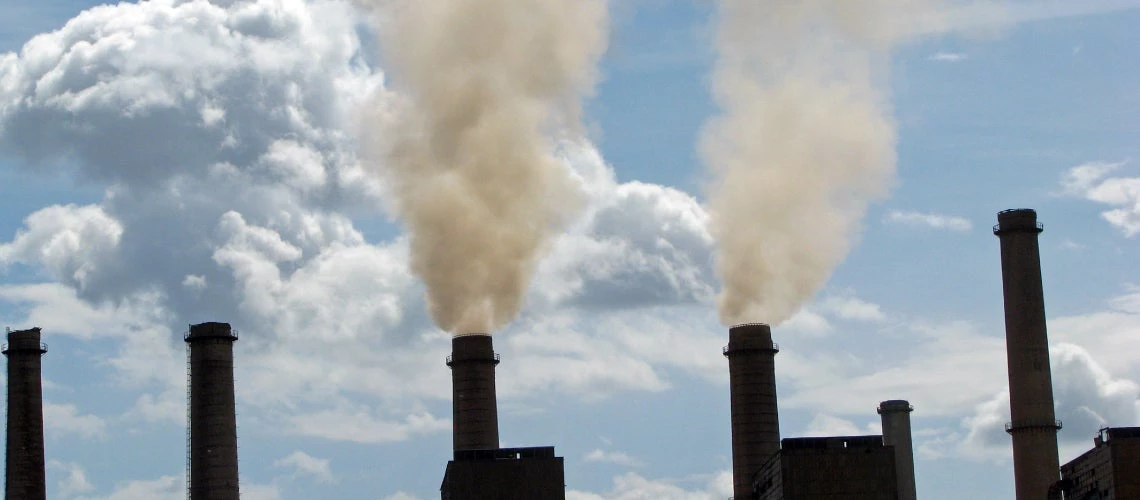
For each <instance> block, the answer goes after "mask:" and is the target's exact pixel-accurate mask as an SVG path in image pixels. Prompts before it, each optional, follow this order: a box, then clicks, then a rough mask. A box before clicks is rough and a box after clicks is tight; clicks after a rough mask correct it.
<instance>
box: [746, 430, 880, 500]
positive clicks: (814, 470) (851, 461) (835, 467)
mask: <svg viewBox="0 0 1140 500" xmlns="http://www.w3.org/2000/svg"><path fill="white" fill-rule="evenodd" d="M895 470H896V467H895V451H894V448H893V447H891V446H885V445H884V444H883V437H882V436H835V437H818V438H788V439H784V440H783V444H782V447H781V449H780V452H779V453H778V454H776V455H775V456H773V457H771V458H770V459H769V460H768V461H767V462H766V463H764V464H763V466H762V467H761V469H760V470H759V471H758V472H757V474H756V476H755V478H754V479H753V488H754V489H753V491H752V493H750V494H749V495H747V496H741V495H736V496H735V497H734V498H736V499H746V498H755V499H759V500H819V499H828V500H896V499H898V498H899V496H898V481H897V479H896V477H895Z"/></svg>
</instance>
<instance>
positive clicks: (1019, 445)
mask: <svg viewBox="0 0 1140 500" xmlns="http://www.w3.org/2000/svg"><path fill="white" fill-rule="evenodd" d="M997 218H998V224H997V225H996V226H994V234H995V235H997V237H998V239H999V240H1000V241H1001V278H1002V288H1003V291H1004V296H1005V349H1006V359H1007V363H1008V368H1009V407H1010V413H1011V415H1010V416H1011V421H1010V422H1009V423H1008V424H1006V432H1008V433H1009V434H1010V435H1011V436H1013V474H1014V481H1015V483H1016V489H1017V500H1030V499H1032V500H1040V499H1042V498H1048V495H1049V492H1050V488H1052V487H1053V485H1054V484H1055V483H1056V482H1057V475H1058V472H1057V471H1058V467H1059V464H1058V459H1057V431H1058V430H1059V429H1060V428H1061V422H1060V421H1058V420H1056V417H1055V415H1054V413H1053V379H1052V375H1051V374H1050V371H1049V338H1048V335H1047V334H1046V331H1045V299H1044V293H1043V292H1042V287H1041V255H1040V252H1039V250H1038V246H1037V235H1038V234H1040V233H1041V231H1043V228H1042V226H1041V224H1039V223H1038V222H1037V212H1035V211H1033V210H1030V209H1026V208H1022V209H1016V210H1005V211H1002V212H999V213H998V216H997Z"/></svg>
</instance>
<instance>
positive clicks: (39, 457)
mask: <svg viewBox="0 0 1140 500" xmlns="http://www.w3.org/2000/svg"><path fill="white" fill-rule="evenodd" d="M3 353H4V355H5V356H7V357H8V433H7V440H8V441H7V448H6V454H5V456H4V478H5V485H4V498H9V499H14V498H27V499H29V500H43V499H45V498H47V486H46V484H47V480H46V475H45V471H44V392H43V383H42V381H41V379H40V356H43V355H44V354H45V353H47V345H45V344H43V343H40V329H39V328H32V329H30V330H18V331H14V332H13V331H8V343H7V344H5V345H4V348H3Z"/></svg>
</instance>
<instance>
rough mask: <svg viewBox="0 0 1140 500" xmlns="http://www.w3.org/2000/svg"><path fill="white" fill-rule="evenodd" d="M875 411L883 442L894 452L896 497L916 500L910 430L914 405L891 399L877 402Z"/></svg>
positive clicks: (916, 489) (902, 499) (901, 499)
mask: <svg viewBox="0 0 1140 500" xmlns="http://www.w3.org/2000/svg"><path fill="white" fill-rule="evenodd" d="M876 411H878V413H879V416H880V417H881V418H882V421H883V444H884V445H886V446H889V447H891V448H892V449H893V450H894V452H895V477H896V478H897V479H898V485H899V493H898V498H899V500H916V499H917V497H918V488H917V487H916V485H915V483H914V447H913V444H912V443H911V432H910V412H912V411H914V407H913V406H911V405H910V403H909V402H907V401H904V400H901V399H892V400H890V401H883V402H882V403H879V408H878V409H877V410H876Z"/></svg>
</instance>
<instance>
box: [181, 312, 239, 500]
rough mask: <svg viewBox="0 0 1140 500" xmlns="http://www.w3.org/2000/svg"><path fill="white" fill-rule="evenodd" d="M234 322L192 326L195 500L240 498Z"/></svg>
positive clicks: (192, 491) (188, 338) (192, 496)
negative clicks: (235, 402) (231, 326)
mask: <svg viewBox="0 0 1140 500" xmlns="http://www.w3.org/2000/svg"><path fill="white" fill-rule="evenodd" d="M237 339H238V337H237V332H236V331H234V330H231V329H230V325H229V323H202V324H200V325H191V326H190V331H189V332H188V333H187V334H186V339H185V340H186V343H187V344H189V345H190V355H189V356H190V360H189V365H190V366H189V367H188V369H189V370H190V401H189V404H188V406H189V409H188V411H189V412H190V415H189V417H188V419H189V425H190V443H189V445H190V453H189V455H190V456H189V460H190V466H189V474H190V477H189V479H188V481H189V483H190V500H239V498H238V448H237V411H236V409H235V405H234V342H235V341H237Z"/></svg>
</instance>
